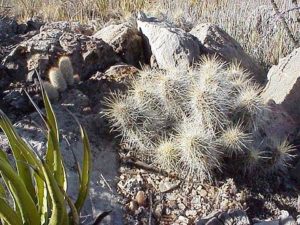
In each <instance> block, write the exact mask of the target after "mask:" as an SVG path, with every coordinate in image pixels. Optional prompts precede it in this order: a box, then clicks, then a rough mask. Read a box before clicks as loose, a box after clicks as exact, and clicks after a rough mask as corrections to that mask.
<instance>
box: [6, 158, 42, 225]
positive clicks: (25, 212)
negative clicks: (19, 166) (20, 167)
mask: <svg viewBox="0 0 300 225" xmlns="http://www.w3.org/2000/svg"><path fill="white" fill-rule="evenodd" d="M0 171H1V173H2V174H3V176H4V177H5V178H6V179H7V180H8V181H9V186H8V187H9V188H10V191H11V192H12V194H13V196H14V198H15V202H16V204H17V205H18V208H19V210H20V212H21V215H22V219H23V221H24V222H25V224H30V225H40V224H41V223H40V219H39V214H38V211H37V208H36V206H35V203H34V201H33V199H32V198H31V196H30V194H29V192H28V190H27V189H26V186H25V183H24V181H23V180H22V178H21V177H20V176H19V174H18V173H16V172H15V170H14V168H13V167H12V166H11V165H10V164H9V163H8V162H7V161H6V160H3V159H2V158H0Z"/></svg>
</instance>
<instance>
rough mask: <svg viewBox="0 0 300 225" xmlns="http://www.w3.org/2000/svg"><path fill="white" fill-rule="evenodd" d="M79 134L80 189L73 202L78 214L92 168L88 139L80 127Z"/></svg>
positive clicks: (86, 190)
mask: <svg viewBox="0 0 300 225" xmlns="http://www.w3.org/2000/svg"><path fill="white" fill-rule="evenodd" d="M80 133H81V138H82V141H83V151H84V152H83V165H82V170H81V171H82V172H81V173H80V174H81V175H80V180H79V181H80V187H79V193H78V197H77V200H76V202H75V206H76V208H77V210H78V212H80V210H81V208H82V206H83V204H84V201H85V199H86V197H87V195H88V190H89V184H90V176H91V174H90V173H91V168H92V162H91V148H90V143H89V139H88V136H87V133H86V130H85V129H84V128H83V127H82V126H81V125H80Z"/></svg>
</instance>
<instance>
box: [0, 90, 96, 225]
mask: <svg viewBox="0 0 300 225" xmlns="http://www.w3.org/2000/svg"><path fill="white" fill-rule="evenodd" d="M41 90H42V95H43V100H44V105H45V111H46V116H44V115H42V113H41V111H40V110H39V109H38V108H37V110H38V112H39V113H40V115H41V116H42V118H43V120H44V122H45V124H46V126H47V151H46V155H45V156H44V157H41V156H39V155H38V154H37V153H36V152H35V151H34V149H33V148H32V147H31V146H30V145H28V144H27V143H26V142H25V141H24V140H23V139H22V138H21V137H20V136H19V134H18V133H17V131H16V130H15V128H14V127H13V125H12V123H11V122H10V120H9V119H8V117H7V116H6V115H5V114H4V113H3V112H2V111H1V110H0V128H1V129H2V130H3V131H4V133H5V135H6V137H7V138H8V141H9V144H10V147H11V150H12V153H13V159H12V160H9V159H8V155H7V154H6V153H5V152H4V151H2V150H0V221H1V222H0V223H1V224H3V225H6V224H8V225H25V224H26V225H41V224H49V225H60V224H66V225H67V224H79V213H80V210H81V208H82V206H83V204H84V201H85V198H86V196H87V194H88V189H89V181H90V173H91V151H90V146H89V140H88V137H87V133H86V131H85V129H84V128H83V127H82V126H81V125H80V133H81V137H82V141H83V165H82V170H81V169H80V166H78V169H79V171H78V172H79V187H78V189H79V191H78V196H77V199H76V201H75V202H73V201H72V200H71V199H70V197H69V196H68V195H67V194H66V190H67V177H66V172H65V167H64V163H63V159H62V156H61V152H60V148H59V133H58V126H57V122H56V117H55V114H54V112H53V109H52V106H51V104H50V102H49V99H48V96H47V93H46V92H45V89H44V88H43V86H42V85H41ZM78 165H79V164H78ZM68 209H69V210H68Z"/></svg>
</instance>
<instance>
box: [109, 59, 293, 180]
mask: <svg viewBox="0 0 300 225" xmlns="http://www.w3.org/2000/svg"><path fill="white" fill-rule="evenodd" d="M260 91H261V88H260V87H259V86H258V85H257V84H255V83H254V82H253V81H252V80H251V79H250V78H249V75H248V74H247V73H246V72H245V71H244V70H243V69H242V68H241V67H240V66H239V65H236V64H235V65H225V64H224V63H222V62H220V61H219V60H218V59H216V58H207V57H206V58H203V59H202V61H201V63H200V64H199V65H197V66H196V67H195V68H190V69H189V70H187V71H185V70H183V71H180V70H173V71H161V70H145V71H142V72H141V73H140V75H139V76H138V77H137V78H136V79H135V80H133V81H132V82H131V85H130V87H129V90H127V91H125V92H124V93H120V92H117V93H112V95H111V96H110V97H108V98H107V99H106V100H105V102H104V104H105V105H106V109H105V110H104V115H105V116H106V117H107V118H108V119H109V121H110V123H111V127H112V130H113V131H116V132H118V133H120V135H121V137H122V141H123V142H126V144H129V146H130V148H131V149H132V152H133V153H134V154H135V155H137V156H138V157H140V158H142V159H147V160H150V162H152V163H154V164H155V165H157V166H159V167H161V168H163V169H165V170H168V171H174V170H175V171H177V172H178V173H179V174H181V175H182V176H183V177H186V176H187V175H190V176H194V177H198V178H199V179H200V180H204V179H212V176H213V174H214V173H215V172H216V171H220V170H222V169H224V168H228V167H232V166H234V167H236V168H234V171H244V172H245V173H250V174H253V173H255V172H256V171H260V172H270V171H272V172H274V171H277V170H278V169H284V168H286V166H287V165H288V163H289V162H290V160H291V158H292V152H293V147H292V146H291V145H289V144H288V142H287V141H286V140H277V139H276V140H273V139H274V138H273V137H264V136H262V135H260V131H261V130H262V129H264V128H263V127H262V123H261V121H262V120H263V118H264V117H263V116H262V115H268V114H269V113H271V111H270V110H269V108H268V106H267V105H266V104H265V103H264V101H263V99H262V98H261V96H260ZM264 119H265V118H264ZM274 143H276V144H274Z"/></svg>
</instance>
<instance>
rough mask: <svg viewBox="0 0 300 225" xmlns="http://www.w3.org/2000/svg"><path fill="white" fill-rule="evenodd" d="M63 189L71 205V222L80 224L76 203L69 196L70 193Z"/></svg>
mask: <svg viewBox="0 0 300 225" xmlns="http://www.w3.org/2000/svg"><path fill="white" fill-rule="evenodd" d="M61 190H62V193H63V194H64V196H65V199H66V200H67V202H68V204H69V207H70V213H69V220H70V224H73V225H79V215H78V212H77V209H76V207H75V205H74V203H73V202H72V199H71V198H70V197H69V196H68V194H67V193H66V192H65V191H64V190H63V189H61Z"/></svg>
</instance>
